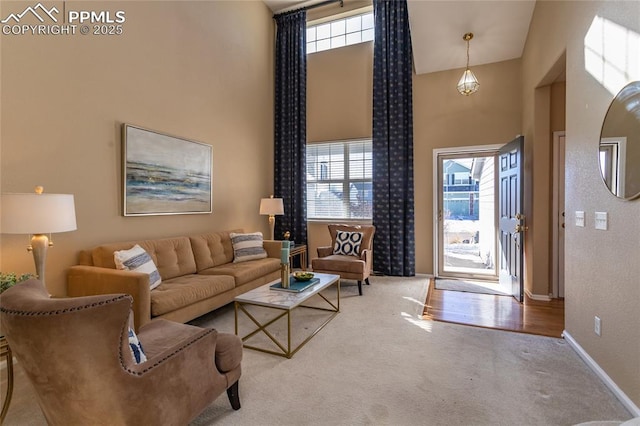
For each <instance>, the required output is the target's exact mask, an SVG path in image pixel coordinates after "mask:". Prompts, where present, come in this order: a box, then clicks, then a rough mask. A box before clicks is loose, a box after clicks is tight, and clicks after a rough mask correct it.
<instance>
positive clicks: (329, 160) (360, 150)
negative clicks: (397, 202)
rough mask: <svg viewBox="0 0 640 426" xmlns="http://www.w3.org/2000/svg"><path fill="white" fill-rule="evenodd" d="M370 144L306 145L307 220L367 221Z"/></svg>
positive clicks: (369, 191) (370, 184) (369, 210)
mask: <svg viewBox="0 0 640 426" xmlns="http://www.w3.org/2000/svg"><path fill="white" fill-rule="evenodd" d="M371 170H372V159H371V141H370V140H358V141H341V142H331V143H314V144H308V145H307V218H308V219H371V218H372V208H373V195H372V181H371Z"/></svg>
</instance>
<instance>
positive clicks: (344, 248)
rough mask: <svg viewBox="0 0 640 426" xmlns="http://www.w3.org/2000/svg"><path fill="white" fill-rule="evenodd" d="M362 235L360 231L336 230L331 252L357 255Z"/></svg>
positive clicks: (358, 254)
mask: <svg viewBox="0 0 640 426" xmlns="http://www.w3.org/2000/svg"><path fill="white" fill-rule="evenodd" d="M363 235H364V234H363V233H362V232H348V231H338V232H337V233H336V243H335V244H334V245H333V254H342V255H345V256H356V257H359V256H360V245H361V244H362V237H363Z"/></svg>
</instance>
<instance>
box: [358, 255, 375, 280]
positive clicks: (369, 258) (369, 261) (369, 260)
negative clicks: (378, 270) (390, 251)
mask: <svg viewBox="0 0 640 426" xmlns="http://www.w3.org/2000/svg"><path fill="white" fill-rule="evenodd" d="M360 260H364V264H365V266H364V278H365V279H366V278H367V277H369V275H370V274H371V269H372V268H373V251H372V250H369V249H364V250H362V252H361V253H360Z"/></svg>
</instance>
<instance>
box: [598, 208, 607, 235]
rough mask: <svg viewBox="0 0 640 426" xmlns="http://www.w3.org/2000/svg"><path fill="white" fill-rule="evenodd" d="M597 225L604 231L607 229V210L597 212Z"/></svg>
mask: <svg viewBox="0 0 640 426" xmlns="http://www.w3.org/2000/svg"><path fill="white" fill-rule="evenodd" d="M595 226H596V229H601V230H603V231H606V230H607V226H608V219H607V212H596V216H595Z"/></svg>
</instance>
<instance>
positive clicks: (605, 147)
mask: <svg viewBox="0 0 640 426" xmlns="http://www.w3.org/2000/svg"><path fill="white" fill-rule="evenodd" d="M621 123H623V124H625V125H626V127H627V131H624V130H622V131H621V132H622V133H626V134H622V135H617V134H614V133H612V130H614V129H615V131H616V132H617V131H618V130H617V126H619V125H620V124H621ZM607 127H609V129H607ZM629 128H630V131H629ZM605 133H606V134H605ZM628 153H631V154H633V159H631V160H629V158H628ZM638 164H640V81H632V82H630V83H628V84H627V85H625V86H624V87H623V88H622V89H621V90H620V91H619V92H618V93H617V94H616V96H615V97H614V98H613V100H612V101H611V103H610V104H609V108H608V109H607V113H606V114H605V116H604V120H603V121H602V127H601V128H600V140H599V144H598V165H599V169H600V170H599V171H600V177H601V178H602V182H603V183H604V185H605V187H606V188H607V190H608V191H609V192H610V193H611V194H612V195H614V196H615V197H617V198H620V199H622V200H633V199H635V198H638V197H640V172H639V173H638V175H637V176H635V177H634V176H632V178H633V180H632V184H633V186H634V187H637V188H638V190H637V192H635V193H633V194H626V191H625V186H626V184H627V183H628V177H629V175H628V173H634V172H635V171H636V170H638V167H637V165H638ZM633 165H635V166H636V167H629V166H633Z"/></svg>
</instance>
